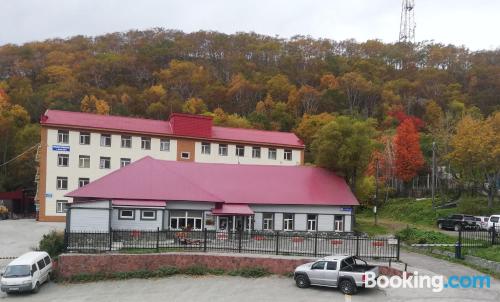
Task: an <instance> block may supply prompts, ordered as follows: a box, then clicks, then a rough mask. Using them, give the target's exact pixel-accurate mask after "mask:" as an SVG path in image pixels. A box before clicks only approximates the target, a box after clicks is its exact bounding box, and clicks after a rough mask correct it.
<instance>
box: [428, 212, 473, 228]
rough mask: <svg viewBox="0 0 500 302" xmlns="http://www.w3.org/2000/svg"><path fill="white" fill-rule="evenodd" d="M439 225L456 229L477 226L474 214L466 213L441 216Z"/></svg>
mask: <svg viewBox="0 0 500 302" xmlns="http://www.w3.org/2000/svg"><path fill="white" fill-rule="evenodd" d="M437 226H438V228H440V229H452V230H455V231H459V230H460V229H475V228H477V226H476V219H475V218H474V216H472V215H464V214H455V215H451V216H448V217H447V218H440V219H438V220H437Z"/></svg>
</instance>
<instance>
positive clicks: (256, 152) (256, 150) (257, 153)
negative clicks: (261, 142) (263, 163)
mask: <svg viewBox="0 0 500 302" xmlns="http://www.w3.org/2000/svg"><path fill="white" fill-rule="evenodd" d="M252 157H253V158H260V147H252Z"/></svg>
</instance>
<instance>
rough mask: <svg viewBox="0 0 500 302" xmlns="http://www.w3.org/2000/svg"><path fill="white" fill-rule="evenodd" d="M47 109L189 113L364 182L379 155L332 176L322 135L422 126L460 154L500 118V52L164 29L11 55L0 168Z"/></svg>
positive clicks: (21, 172) (26, 175)
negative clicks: (285, 139) (271, 134)
mask: <svg viewBox="0 0 500 302" xmlns="http://www.w3.org/2000/svg"><path fill="white" fill-rule="evenodd" d="M47 108H54V109H64V110H73V111H79V110H81V111H88V112H97V113H100V114H113V115H127V116H140V117H148V118H156V119H165V118H167V117H168V115H169V113H170V112H179V111H184V112H190V113H203V114H211V115H213V116H214V121H215V122H216V123H217V124H222V125H226V126H235V127H253V128H260V129H270V130H279V131H295V132H296V133H297V134H298V135H299V136H300V137H301V138H302V139H303V140H304V141H305V142H306V144H307V145H308V148H309V147H311V150H312V151H313V152H312V153H308V156H307V159H308V160H309V161H311V162H312V161H315V162H316V163H317V164H322V162H324V161H325V160H326V162H324V164H323V165H324V166H328V167H330V168H332V169H335V170H337V171H339V173H341V174H344V175H346V178H349V179H353V180H354V178H356V177H359V176H360V175H363V174H364V173H365V170H366V167H367V161H368V160H369V158H371V157H373V156H372V155H373V154H371V150H372V149H371V148H364V150H367V151H369V152H370V154H368V155H367V156H365V157H366V158H365V157H363V158H357V159H351V162H349V164H350V167H345V168H346V170H343V168H344V167H338V166H335V165H333V166H332V165H330V163H331V159H328V158H327V159H325V158H321V157H320V156H318V154H319V153H318V152H319V151H318V152H316V153H314V150H313V149H314V148H313V147H314V146H313V141H314V139H315V138H316V137H317V134H318V130H319V129H320V128H321V127H322V126H324V125H325V124H327V123H329V122H330V121H331V120H332V119H333V117H339V116H341V115H345V116H347V117H345V118H348V119H349V120H346V119H344V117H343V118H342V119H338V122H337V124H340V123H342V121H344V122H345V123H346V125H348V124H354V121H359V122H364V123H366V125H364V126H366V127H369V128H373V129H372V130H375V131H376V132H374V133H375V134H373V133H371V132H370V131H371V130H370V131H368V132H363V133H359V137H362V136H363V135H367V137H369V138H370V139H374V140H377V141H378V142H380V141H381V140H382V141H388V140H387V139H385V140H383V139H382V138H381V137H383V136H384V135H389V136H391V135H394V132H395V131H394V130H395V129H396V127H397V126H398V125H400V124H402V122H403V120H406V119H411V120H412V121H413V122H414V128H415V129H416V131H418V132H419V133H417V136H416V138H417V141H418V140H419V139H420V141H421V143H422V146H419V148H420V147H421V149H422V150H423V151H424V154H423V155H424V157H425V158H426V159H427V158H428V155H429V152H428V151H429V146H428V145H429V142H430V141H432V140H438V139H439V138H441V140H442V141H443V143H442V144H441V145H440V148H443V150H445V151H446V152H450V150H452V149H453V148H452V147H453V146H451V145H450V146H448V145H449V144H451V142H450V136H449V135H451V134H453V133H454V132H455V126H456V124H457V123H458V122H459V120H460V119H461V118H462V117H464V116H466V115H467V116H469V115H470V116H474V117H475V118H478V119H481V120H483V119H484V120H486V119H487V117H488V116H492V115H493V113H494V112H495V111H496V110H498V109H500V50H495V51H478V52H471V51H469V50H468V49H466V48H464V47H457V46H453V45H441V44H433V43H419V44H416V45H410V44H403V43H396V44H385V43H382V42H379V41H376V40H371V41H367V42H364V43H358V42H355V41H353V40H348V41H332V40H326V39H312V38H309V37H303V36H297V37H294V38H292V39H281V38H275V37H270V36H264V35H258V34H254V33H238V34H233V35H227V34H222V33H217V32H204V31H200V32H195V33H190V34H185V33H183V32H180V31H173V30H163V29H155V30H148V31H130V32H127V33H113V34H107V35H103V36H98V37H84V36H76V37H73V38H69V39H64V40H62V39H54V40H47V41H43V42H33V43H26V44H24V45H9V44H8V45H3V46H0V110H1V113H2V114H1V115H0V126H1V127H0V128H1V129H0V134H1V138H0V147H1V148H0V165H1V164H2V163H5V162H6V161H7V160H9V159H10V158H12V157H14V156H16V155H17V154H19V153H21V152H22V151H23V150H26V149H27V148H29V147H30V146H31V145H33V144H35V143H36V142H37V141H38V137H37V135H38V129H37V128H36V127H37V123H38V119H39V117H40V115H41V114H42V113H43V112H44V111H45V110H46V109H47ZM321 113H323V114H321ZM368 118H373V119H368ZM337 126H339V127H341V126H342V125H337ZM330 130H332V129H330ZM358 130H359V129H358ZM406 130H408V129H406ZM409 130H412V129H409ZM438 130H439V131H438ZM437 133H439V134H437ZM443 133H447V134H446V135H444V134H443ZM327 134H328V133H325V135H326V136H327ZM419 135H420V136H419ZM438 135H441V136H439V137H438ZM427 136H429V137H427ZM323 139H326V140H327V139H328V138H327V137H323ZM331 139H333V138H331ZM335 139H338V138H335ZM390 141H391V142H392V140H390ZM321 142H322V141H321V140H318V142H317V143H316V145H317V146H316V149H315V150H324V149H322V148H321ZM426 143H427V145H426ZM358 147H359V146H358ZM362 149H363V148H362ZM308 151H309V149H308ZM329 151H332V150H329ZM351 151H352V150H351ZM418 151H419V152H420V149H419V150H418ZM332 152H333V151H332ZM443 152H444V151H443ZM353 154H356V151H353ZM330 156H333V155H330ZM443 158H444V154H443ZM406 160H408V159H406ZM411 160H413V159H411ZM353 161H355V163H354V164H353ZM417 162H418V161H417ZM9 165H10V168H7V165H4V166H1V167H2V168H1V170H0V171H1V172H2V173H0V190H1V189H2V188H3V189H12V188H15V187H18V186H20V185H23V186H28V185H29V184H32V179H33V177H32V176H33V174H34V172H33V168H32V166H33V164H32V163H31V164H30V161H23V162H21V163H13V164H9ZM23 165H25V166H26V167H27V166H29V167H30V168H26V169H22V167H23ZM349 169H351V170H349ZM352 169H355V170H356V171H352ZM423 170H425V167H424V166H423V165H420V167H418V169H415V171H410V172H408V171H407V172H408V173H407V174H408V175H407V176H408V177H410V176H415V175H417V174H418V173H421V172H419V171H423ZM9 173H10V174H9ZM350 174H353V175H350ZM347 176H349V177H347ZM391 177H393V176H391ZM408 177H406V176H405V177H404V178H401V179H402V180H403V181H408V179H411V177H410V178H408Z"/></svg>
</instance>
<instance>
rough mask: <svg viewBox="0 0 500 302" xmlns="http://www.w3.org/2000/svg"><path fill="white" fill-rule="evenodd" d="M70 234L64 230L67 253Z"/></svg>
mask: <svg viewBox="0 0 500 302" xmlns="http://www.w3.org/2000/svg"><path fill="white" fill-rule="evenodd" d="M68 236H69V234H68V232H67V231H66V229H64V251H65V252H67V251H68V241H69V240H68V239H69V238H68Z"/></svg>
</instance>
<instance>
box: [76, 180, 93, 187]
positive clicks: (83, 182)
mask: <svg viewBox="0 0 500 302" xmlns="http://www.w3.org/2000/svg"><path fill="white" fill-rule="evenodd" d="M89 182H90V179H88V178H78V187H79V188H81V187H83V186H86V185H88V184H89Z"/></svg>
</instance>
